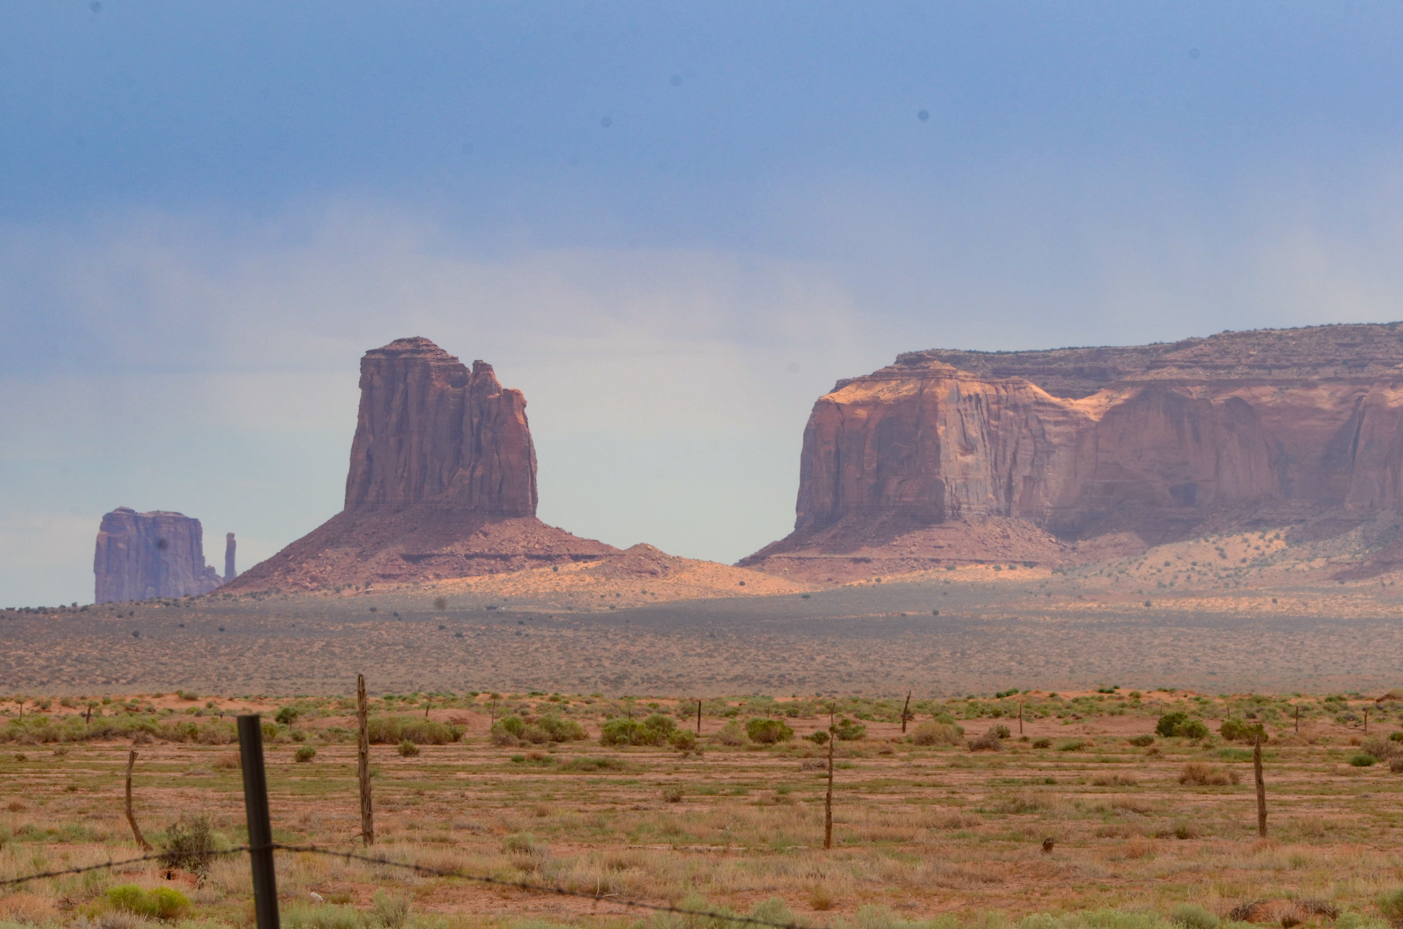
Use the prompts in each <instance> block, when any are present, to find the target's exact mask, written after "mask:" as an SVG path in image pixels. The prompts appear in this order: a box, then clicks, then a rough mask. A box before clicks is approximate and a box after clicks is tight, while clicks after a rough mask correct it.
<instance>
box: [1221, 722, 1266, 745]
mask: <svg viewBox="0 0 1403 929" xmlns="http://www.w3.org/2000/svg"><path fill="white" fill-rule="evenodd" d="M1218 734H1219V735H1221V736H1222V737H1223V739H1224V740H1225V741H1228V742H1254V741H1256V739H1257V737H1258V736H1261V737H1262V740H1263V741H1266V737H1267V733H1266V729H1265V728H1263V726H1262V724H1261V723H1249V722H1248V721H1247V720H1245V719H1225V720H1223V724H1222V725H1221V726H1219V727H1218Z"/></svg>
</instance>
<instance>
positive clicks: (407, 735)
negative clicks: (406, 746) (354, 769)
mask: <svg viewBox="0 0 1403 929" xmlns="http://www.w3.org/2000/svg"><path fill="white" fill-rule="evenodd" d="M366 728H367V731H368V732H369V734H370V741H372V742H375V743H377V744H380V745H398V744H399V743H401V742H404V741H409V742H414V743H415V744H417V745H447V744H448V743H450V742H456V741H458V740H459V739H460V738H462V736H463V729H462V727H461V726H457V725H454V724H452V723H441V722H439V721H438V720H435V719H424V718H422V717H419V716H372V717H371V718H370V720H369V722H368V723H367V726H366Z"/></svg>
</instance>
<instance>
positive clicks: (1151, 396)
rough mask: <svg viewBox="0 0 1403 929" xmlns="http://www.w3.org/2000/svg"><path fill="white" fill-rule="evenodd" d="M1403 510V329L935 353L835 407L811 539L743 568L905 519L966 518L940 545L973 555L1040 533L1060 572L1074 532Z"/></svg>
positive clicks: (804, 480)
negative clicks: (998, 539)
mask: <svg viewBox="0 0 1403 929" xmlns="http://www.w3.org/2000/svg"><path fill="white" fill-rule="evenodd" d="M1399 508H1403V324H1399V323H1390V324H1386V325H1342V326H1318V327H1311V328H1304V329H1288V330H1263V331H1256V332H1234V333H1222V334H1219V335H1215V336H1211V337H1209V338H1203V339H1187V340H1184V341H1182V342H1177V343H1173V344H1165V345H1149V346H1141V347H1129V348H1071V349H1056V350H1050V351H1037V352H962V351H945V350H931V351H924V352H913V353H910V354H905V355H901V356H900V357H899V358H898V359H897V362H896V363H895V364H893V365H891V366H889V367H886V368H882V369H881V370H879V371H876V372H874V373H873V374H870V375H867V376H864V377H858V378H853V379H851V380H845V381H840V382H839V383H838V385H837V386H836V387H835V389H834V390H833V391H832V392H830V393H829V394H827V395H825V396H823V397H821V398H819V400H818V401H817V403H815V404H814V408H813V412H812V414H811V415H810V417H809V422H808V426H807V427H806V429H805V432H804V447H803V453H802V460H801V468H800V488H799V498H798V504H797V512H796V515H797V519H796V522H795V530H796V531H795V532H794V533H793V534H792V535H791V536H789V537H788V538H786V539H784V540H782V541H780V542H776V543H775V544H774V545H771V546H769V547H768V548H766V549H764V550H762V551H761V552H758V553H756V555H753V556H751V557H750V558H748V559H746V560H745V561H744V562H742V563H743V564H759V563H760V562H763V561H765V559H767V558H772V557H773V556H775V555H778V554H781V553H785V552H788V553H796V552H799V551H800V550H808V549H814V546H815V545H818V546H819V547H820V548H823V549H824V550H831V551H832V552H837V551H840V550H853V546H854V544H855V543H854V540H859V539H860V540H863V541H862V544H863V545H868V546H870V545H872V544H878V543H877V542H876V540H877V538H878V536H879V535H882V533H874V527H876V526H878V524H881V526H882V527H883V529H882V532H884V533H886V535H884V536H882V538H887V539H888V540H889V541H890V540H891V539H895V538H896V537H897V536H899V535H900V534H901V532H903V531H906V530H901V529H899V528H898V527H899V526H906V527H908V528H909V527H912V526H927V527H935V526H940V525H941V524H949V525H948V526H947V527H946V528H942V529H940V531H939V533H938V534H939V535H940V536H941V539H942V541H941V542H940V544H939V545H938V546H936V547H941V548H944V549H946V551H945V552H944V557H948V558H949V560H954V561H958V560H960V558H961V555H960V552H959V549H960V543H959V540H958V539H956V538H954V536H951V535H950V533H951V532H953V531H954V526H955V525H956V524H961V523H963V524H968V523H969V521H970V520H976V521H978V520H989V519H993V520H1015V521H1018V522H1019V523H1020V524H1022V525H1023V526H1026V527H1027V528H1028V529H1029V530H1036V531H1037V532H1038V533H1040V534H1041V540H1040V541H1039V540H1035V539H1033V538H1032V537H1030V538H1029V541H1028V543H1027V546H1028V547H1029V551H1030V553H1031V554H1029V555H1028V559H1029V560H1037V561H1043V560H1046V558H1048V557H1051V558H1055V557H1056V551H1057V546H1058V545H1060V544H1062V543H1061V542H1059V541H1058V540H1063V541H1071V540H1077V539H1089V538H1092V537H1097V536H1105V535H1107V534H1110V533H1121V534H1127V533H1128V534H1132V535H1134V536H1138V538H1139V540H1140V542H1141V543H1143V544H1156V543H1158V542H1161V541H1167V540H1170V539H1173V538H1182V537H1184V536H1186V535H1188V534H1192V533H1194V532H1199V531H1206V527H1212V528H1213V529H1215V530H1217V529H1228V528H1232V527H1243V526H1247V525H1267V524H1277V525H1286V524H1291V523H1299V522H1301V521H1303V520H1313V519H1315V518H1316V517H1329V518H1330V519H1332V520H1340V519H1343V520H1345V521H1346V522H1347V521H1348V520H1350V519H1356V520H1359V519H1367V518H1369V517H1370V516H1372V515H1373V514H1376V513H1378V512H1380V511H1385V510H1394V509H1399ZM1356 524H1357V523H1356ZM1002 531H1003V530H1000V532H1002ZM1019 531H1021V530H1019ZM1014 534H1015V535H1016V534H1017V532H1014ZM933 538H934V537H932V539H933ZM880 544H883V545H885V544H887V543H886V542H882V543H880ZM903 544H904V543H903ZM931 544H932V545H935V543H934V542H932V543H931ZM980 544H981V545H982V544H983V543H980ZM844 546H847V548H846V549H845V548H844ZM979 547H980V545H974V544H973V542H972V539H971V544H970V546H968V549H967V550H966V551H965V552H964V553H963V557H966V558H970V559H974V560H977V559H979V558H981V557H982V556H980V555H979V554H978V553H977V552H976V551H975V549H977V548H979ZM1035 549H1036V550H1038V551H1040V552H1041V554H1036V553H1032V552H1034V550H1035ZM814 550H815V551H817V549H814ZM1009 556H1010V555H1009V554H1006V555H1005V556H1003V557H1009ZM930 560H932V561H934V560H938V559H935V558H932V559H930ZM766 570H769V568H768V567H767V568H766Z"/></svg>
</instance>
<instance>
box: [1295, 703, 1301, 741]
mask: <svg viewBox="0 0 1403 929" xmlns="http://www.w3.org/2000/svg"><path fill="white" fill-rule="evenodd" d="M1300 734H1301V705H1300V704H1299V703H1298V704H1296V735H1300Z"/></svg>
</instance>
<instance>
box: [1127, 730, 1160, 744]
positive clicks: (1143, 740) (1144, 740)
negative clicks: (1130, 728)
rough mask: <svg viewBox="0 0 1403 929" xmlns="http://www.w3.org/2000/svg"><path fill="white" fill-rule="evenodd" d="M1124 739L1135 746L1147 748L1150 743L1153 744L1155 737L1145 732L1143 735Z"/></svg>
mask: <svg viewBox="0 0 1403 929" xmlns="http://www.w3.org/2000/svg"><path fill="white" fill-rule="evenodd" d="M1126 741H1127V742H1129V743H1130V744H1131V745H1134V746H1135V747H1136V748H1148V747H1150V746H1151V745H1153V744H1155V737H1154V736H1152V735H1150V734H1149V733H1148V732H1147V733H1145V734H1144V735H1137V736H1133V737H1131V738H1129V739H1126Z"/></svg>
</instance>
